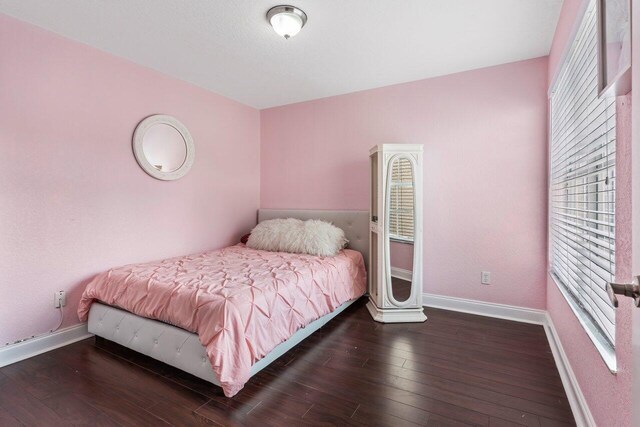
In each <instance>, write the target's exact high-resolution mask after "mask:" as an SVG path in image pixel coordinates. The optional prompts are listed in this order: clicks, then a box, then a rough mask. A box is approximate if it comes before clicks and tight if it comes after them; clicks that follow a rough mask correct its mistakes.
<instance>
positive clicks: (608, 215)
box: [549, 1, 616, 363]
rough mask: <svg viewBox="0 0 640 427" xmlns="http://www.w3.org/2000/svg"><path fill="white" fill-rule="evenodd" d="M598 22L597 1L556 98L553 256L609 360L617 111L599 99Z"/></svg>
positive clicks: (556, 271) (611, 101) (610, 101)
mask: <svg viewBox="0 0 640 427" xmlns="http://www.w3.org/2000/svg"><path fill="white" fill-rule="evenodd" d="M596 21H597V19H596V8H595V2H594V1H592V2H591V4H590V5H589V7H588V9H587V11H586V13H585V16H584V18H583V20H582V23H581V24H580V27H579V29H578V33H577V35H576V39H575V40H574V42H573V45H572V46H571V50H570V52H569V54H568V56H567V59H566V60H565V63H564V64H563V65H562V68H561V70H560V74H559V75H558V79H557V82H556V84H555V86H554V90H553V93H552V94H551V99H550V102H551V131H550V135H551V136H550V139H551V141H550V145H551V146H550V163H551V165H550V166H551V170H550V180H549V183H550V190H549V192H550V194H549V209H550V212H549V228H550V230H549V233H550V243H551V244H550V249H549V252H550V253H549V255H550V261H551V266H550V267H551V273H552V274H553V275H554V277H555V279H556V281H557V282H558V284H559V286H560V289H561V290H562V291H563V294H564V295H565V296H566V297H567V300H568V301H569V303H570V305H571V306H572V308H573V309H574V311H575V312H576V314H577V315H578V318H579V319H580V321H581V323H582V324H583V326H584V327H585V329H586V330H587V332H588V333H589V336H590V337H591V338H592V340H593V341H594V343H595V344H596V346H597V347H598V349H599V350H600V351H601V353H603V348H606V349H608V350H609V351H610V352H613V348H614V341H615V312H614V309H613V307H612V306H611V303H610V302H609V299H608V298H607V293H606V290H605V286H606V284H607V283H608V282H610V281H612V279H613V275H614V273H615V230H614V226H615V180H616V179H615V172H616V167H615V165H616V104H615V98H600V99H599V98H598V76H597V31H596ZM603 357H604V355H603ZM614 359H615V357H614ZM605 360H607V358H606V357H605ZM614 363H615V362H614Z"/></svg>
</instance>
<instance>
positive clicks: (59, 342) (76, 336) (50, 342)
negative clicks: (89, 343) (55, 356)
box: [0, 323, 93, 368]
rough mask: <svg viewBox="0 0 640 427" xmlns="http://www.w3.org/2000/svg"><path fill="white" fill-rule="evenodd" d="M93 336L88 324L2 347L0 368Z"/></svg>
mask: <svg viewBox="0 0 640 427" xmlns="http://www.w3.org/2000/svg"><path fill="white" fill-rule="evenodd" d="M92 336H93V334H90V333H89V331H87V324H86V323H81V324H79V325H74V326H69V327H68V328H64V329H60V330H59V331H56V332H53V333H50V334H47V335H42V336H39V337H36V338H32V339H30V340H27V341H23V342H21V343H18V344H11V345H8V346H5V347H2V348H0V368H2V367H3V366H7V365H11V364H12V363H16V362H19V361H21V360H24V359H28V358H30V357H33V356H37V355H38V354H42V353H45V352H47V351H51V350H54V349H56V348H59V347H63V346H65V345H68V344H72V343H74V342H76V341H80V340H83V339H85V338H89V337H92Z"/></svg>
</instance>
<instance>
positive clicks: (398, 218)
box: [386, 155, 415, 303]
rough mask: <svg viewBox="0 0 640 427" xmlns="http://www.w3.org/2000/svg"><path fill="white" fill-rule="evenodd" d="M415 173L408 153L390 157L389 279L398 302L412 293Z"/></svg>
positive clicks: (404, 299) (388, 188) (392, 293)
mask: <svg viewBox="0 0 640 427" xmlns="http://www.w3.org/2000/svg"><path fill="white" fill-rule="evenodd" d="M414 182H415V173H414V170H413V164H412V162H411V160H410V159H409V157H407V156H404V155H400V156H396V157H394V158H393V159H392V160H391V164H390V167H389V169H388V179H387V200H386V201H387V203H386V218H387V230H388V233H387V239H388V242H387V243H388V248H389V250H388V254H389V256H388V260H387V261H388V263H389V265H388V267H389V268H388V269H387V271H388V272H389V275H388V276H389V277H388V283H390V285H391V295H392V296H393V299H395V300H396V301H397V302H398V303H402V302H404V301H407V300H408V299H409V298H410V297H411V289H412V286H411V278H412V274H413V233H414V229H415V211H414V204H415V191H414Z"/></svg>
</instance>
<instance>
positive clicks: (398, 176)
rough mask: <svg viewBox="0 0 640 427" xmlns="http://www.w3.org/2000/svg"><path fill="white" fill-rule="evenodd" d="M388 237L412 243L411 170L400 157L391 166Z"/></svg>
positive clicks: (409, 164)
mask: <svg viewBox="0 0 640 427" xmlns="http://www.w3.org/2000/svg"><path fill="white" fill-rule="evenodd" d="M390 187H391V189H390V194H389V202H390V207H389V237H391V238H395V239H398V240H409V241H413V168H412V167H411V161H409V159H406V158H403V157H400V158H398V159H396V160H395V161H394V162H393V164H392V166H391V185H390Z"/></svg>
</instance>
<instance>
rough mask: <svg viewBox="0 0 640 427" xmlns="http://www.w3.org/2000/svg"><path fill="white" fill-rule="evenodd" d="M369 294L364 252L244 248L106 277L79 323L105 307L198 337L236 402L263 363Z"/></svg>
mask: <svg viewBox="0 0 640 427" xmlns="http://www.w3.org/2000/svg"><path fill="white" fill-rule="evenodd" d="M365 287H366V273H365V267H364V262H363V258H362V255H361V254H360V253H359V252H356V251H352V250H349V249H345V250H344V251H341V252H340V254H338V255H337V256H335V257H317V256H312V255H299V254H289V253H283V252H267V251H260V250H255V249H250V248H247V247H246V246H245V245H243V244H238V245H236V246H230V247H228V248H224V249H220V250H216V251H210V252H205V253H202V254H196V255H188V256H183V257H178V258H171V259H166V260H163V261H159V262H152V263H146V264H132V265H127V266H124V267H119V268H114V269H111V270H109V271H106V272H104V273H101V274H98V275H97V276H96V277H95V278H93V280H91V282H90V283H89V284H88V285H87V288H86V289H85V291H84V294H83V295H82V299H81V300H80V305H79V307H78V316H79V317H80V320H83V321H84V320H86V319H87V316H88V314H89V308H90V307H91V304H92V303H93V302H94V301H96V300H98V301H102V302H104V303H105V304H109V305H112V306H115V307H120V308H122V309H124V310H127V311H130V312H132V313H134V314H137V315H138V316H142V317H147V318H150V319H156V320H160V321H162V322H166V323H170V324H172V325H175V326H178V327H181V328H183V329H186V330H188V331H191V332H194V333H196V334H198V336H199V338H200V342H201V343H202V345H203V346H205V348H206V351H207V355H208V357H209V360H210V362H211V366H212V367H213V370H214V372H215V373H216V374H217V376H218V378H219V380H220V384H221V385H222V389H223V390H224V394H225V395H226V396H229V397H231V396H233V395H235V394H236V393H238V392H239V391H240V390H241V389H242V387H243V386H244V384H245V383H246V382H247V381H248V380H249V371H250V369H251V366H252V365H253V364H254V363H255V362H256V361H258V360H260V359H261V358H262V357H264V356H265V355H266V354H267V353H269V352H270V351H271V350H272V349H273V348H274V347H276V346H277V345H278V344H280V343H281V342H283V341H285V340H286V339H288V338H289V337H291V335H293V334H294V333H295V332H296V331H297V330H298V329H300V328H301V327H303V326H306V325H308V324H309V323H311V322H312V321H314V320H316V319H318V318H319V317H322V316H324V315H325V314H328V313H330V312H332V311H333V310H335V309H336V308H337V307H339V306H340V305H342V304H343V303H344V302H346V301H349V300H352V299H354V298H357V297H359V296H361V295H363V294H364V292H365Z"/></svg>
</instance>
